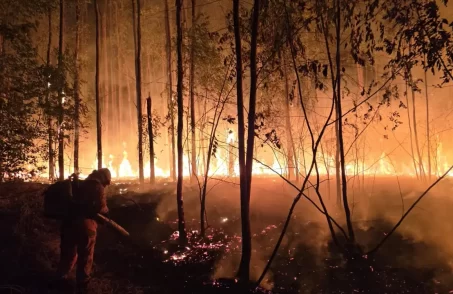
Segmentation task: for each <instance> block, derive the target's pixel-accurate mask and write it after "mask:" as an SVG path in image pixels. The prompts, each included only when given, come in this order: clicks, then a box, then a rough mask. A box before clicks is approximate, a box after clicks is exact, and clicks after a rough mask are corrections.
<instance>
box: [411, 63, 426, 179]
mask: <svg viewBox="0 0 453 294" xmlns="http://www.w3.org/2000/svg"><path fill="white" fill-rule="evenodd" d="M409 78H410V83H411V95H412V123H413V126H414V140H415V150H416V151H417V159H418V171H419V174H420V179H422V180H423V179H424V177H425V171H424V168H423V159H422V155H421V152H420V146H419V143H418V131H417V116H416V108H415V90H414V88H413V85H412V83H413V82H414V80H413V78H412V72H411V70H409Z"/></svg>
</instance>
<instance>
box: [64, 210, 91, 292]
mask: <svg viewBox="0 0 453 294" xmlns="http://www.w3.org/2000/svg"><path fill="white" fill-rule="evenodd" d="M96 231H97V223H96V221H95V220H93V219H87V218H81V219H76V220H71V221H64V222H63V224H62V226H61V243H60V264H59V267H58V273H59V275H60V277H62V278H65V277H67V276H68V274H69V273H70V272H71V270H72V268H73V267H74V265H75V264H76V263H77V270H76V280H77V284H78V285H79V286H86V285H87V283H88V281H89V279H90V276H91V270H92V267H93V256H94V247H95V244H96Z"/></svg>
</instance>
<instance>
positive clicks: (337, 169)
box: [335, 101, 341, 208]
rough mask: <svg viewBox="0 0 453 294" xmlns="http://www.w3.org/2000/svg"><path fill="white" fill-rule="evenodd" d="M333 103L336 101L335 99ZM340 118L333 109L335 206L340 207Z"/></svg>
mask: <svg viewBox="0 0 453 294" xmlns="http://www.w3.org/2000/svg"><path fill="white" fill-rule="evenodd" d="M335 103H338V102H337V101H335ZM340 119H341V118H339V117H338V112H337V111H335V137H336V140H335V142H336V145H337V148H336V149H335V182H336V188H337V189H336V191H337V207H338V208H341V171H340V165H341V163H340V141H339V139H338V138H339V137H340V135H339V134H340V129H339V125H338V121H339V120H340Z"/></svg>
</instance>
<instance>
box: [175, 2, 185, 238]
mask: <svg viewBox="0 0 453 294" xmlns="http://www.w3.org/2000/svg"><path fill="white" fill-rule="evenodd" d="M181 9H182V0H176V30H177V33H176V46H177V48H176V49H177V58H178V60H177V61H178V84H177V94H178V134H177V135H178V139H177V141H178V142H177V143H178V183H177V186H176V201H177V207H178V230H179V238H180V241H181V244H184V243H186V241H187V236H186V225H185V219H184V204H183V197H182V182H183V146H182V143H183V142H182V132H183V124H184V121H183V119H184V117H183V115H184V103H183V102H184V101H183V97H182V91H183V78H184V76H183V68H182V27H181Z"/></svg>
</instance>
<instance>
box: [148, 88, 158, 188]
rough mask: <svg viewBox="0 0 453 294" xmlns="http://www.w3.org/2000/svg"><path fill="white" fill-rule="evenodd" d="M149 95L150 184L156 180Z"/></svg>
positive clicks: (149, 98)
mask: <svg viewBox="0 0 453 294" xmlns="http://www.w3.org/2000/svg"><path fill="white" fill-rule="evenodd" d="M151 103H152V101H151V95H150V96H149V97H148V99H146V110H147V114H148V135H149V168H150V178H149V181H150V183H151V184H154V183H155V182H156V174H155V171H154V135H153V120H152V110H151Z"/></svg>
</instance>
